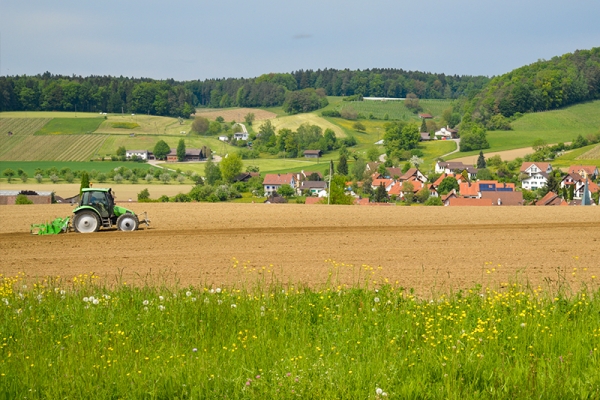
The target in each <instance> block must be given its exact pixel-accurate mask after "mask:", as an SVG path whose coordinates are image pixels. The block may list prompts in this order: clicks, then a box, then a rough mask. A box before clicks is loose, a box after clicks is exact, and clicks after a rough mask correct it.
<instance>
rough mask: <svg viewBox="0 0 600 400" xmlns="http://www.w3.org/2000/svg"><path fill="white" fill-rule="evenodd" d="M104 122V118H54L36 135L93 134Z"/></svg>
mask: <svg viewBox="0 0 600 400" xmlns="http://www.w3.org/2000/svg"><path fill="white" fill-rule="evenodd" d="M103 121H104V120H103V119H102V118H54V119H52V120H50V122H48V123H47V124H46V125H44V126H43V127H42V128H41V129H40V130H38V131H37V132H36V133H35V134H36V135H74V134H82V133H92V132H94V131H95V130H96V129H98V127H99V126H100V124H101V123H102V122H103Z"/></svg>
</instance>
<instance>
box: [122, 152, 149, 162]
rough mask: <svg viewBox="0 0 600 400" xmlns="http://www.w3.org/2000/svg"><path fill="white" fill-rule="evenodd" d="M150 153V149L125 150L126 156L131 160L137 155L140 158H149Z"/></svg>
mask: <svg viewBox="0 0 600 400" xmlns="http://www.w3.org/2000/svg"><path fill="white" fill-rule="evenodd" d="M148 153H149V152H148V150H127V151H125V158H127V159H128V160H129V159H131V158H132V157H133V156H136V157H137V158H138V159H140V160H148Z"/></svg>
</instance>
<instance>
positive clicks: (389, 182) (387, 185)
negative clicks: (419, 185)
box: [371, 178, 396, 193]
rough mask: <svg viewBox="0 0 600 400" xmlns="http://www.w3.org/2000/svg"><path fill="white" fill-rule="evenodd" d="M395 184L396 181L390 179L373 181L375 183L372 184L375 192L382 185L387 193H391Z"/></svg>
mask: <svg viewBox="0 0 600 400" xmlns="http://www.w3.org/2000/svg"><path fill="white" fill-rule="evenodd" d="M395 184H396V181H394V180H393V179H388V178H381V179H373V182H372V183H371V188H372V189H373V190H377V188H378V187H379V186H380V185H383V187H385V191H386V192H388V193H389V191H390V189H391V188H392V187H393V186H394V185H395Z"/></svg>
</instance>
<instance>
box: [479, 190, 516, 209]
mask: <svg viewBox="0 0 600 400" xmlns="http://www.w3.org/2000/svg"><path fill="white" fill-rule="evenodd" d="M480 198H481V199H482V200H485V199H489V200H491V201H492V205H493V206H522V205H523V192H513V191H510V192H506V191H505V192H502V191H493V192H492V191H489V192H485V191H484V192H481V197H480Z"/></svg>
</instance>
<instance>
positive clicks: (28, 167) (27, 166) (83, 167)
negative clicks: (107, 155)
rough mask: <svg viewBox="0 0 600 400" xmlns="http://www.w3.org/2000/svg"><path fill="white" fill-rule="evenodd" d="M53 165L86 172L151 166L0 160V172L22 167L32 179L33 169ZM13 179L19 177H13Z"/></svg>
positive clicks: (104, 162) (118, 162) (102, 162)
mask: <svg viewBox="0 0 600 400" xmlns="http://www.w3.org/2000/svg"><path fill="white" fill-rule="evenodd" d="M53 167H54V168H57V169H58V170H59V171H60V170H62V169H63V168H69V169H70V170H71V171H88V172H89V171H91V170H94V169H95V170H96V171H98V172H104V173H107V172H109V171H112V170H114V169H115V168H120V167H125V168H128V169H133V168H139V169H149V168H150V167H151V166H150V164H147V163H138V162H123V161H87V162H79V161H0V173H1V171H4V170H5V169H7V168H10V169H12V170H13V171H15V172H16V171H18V170H19V169H22V170H23V171H24V172H25V173H27V175H28V176H29V178H30V179H33V177H34V176H35V171H36V170H37V169H42V170H44V171H46V170H48V169H50V168H53ZM2 178H4V177H2ZM14 179H19V178H18V177H15V178H14Z"/></svg>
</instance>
